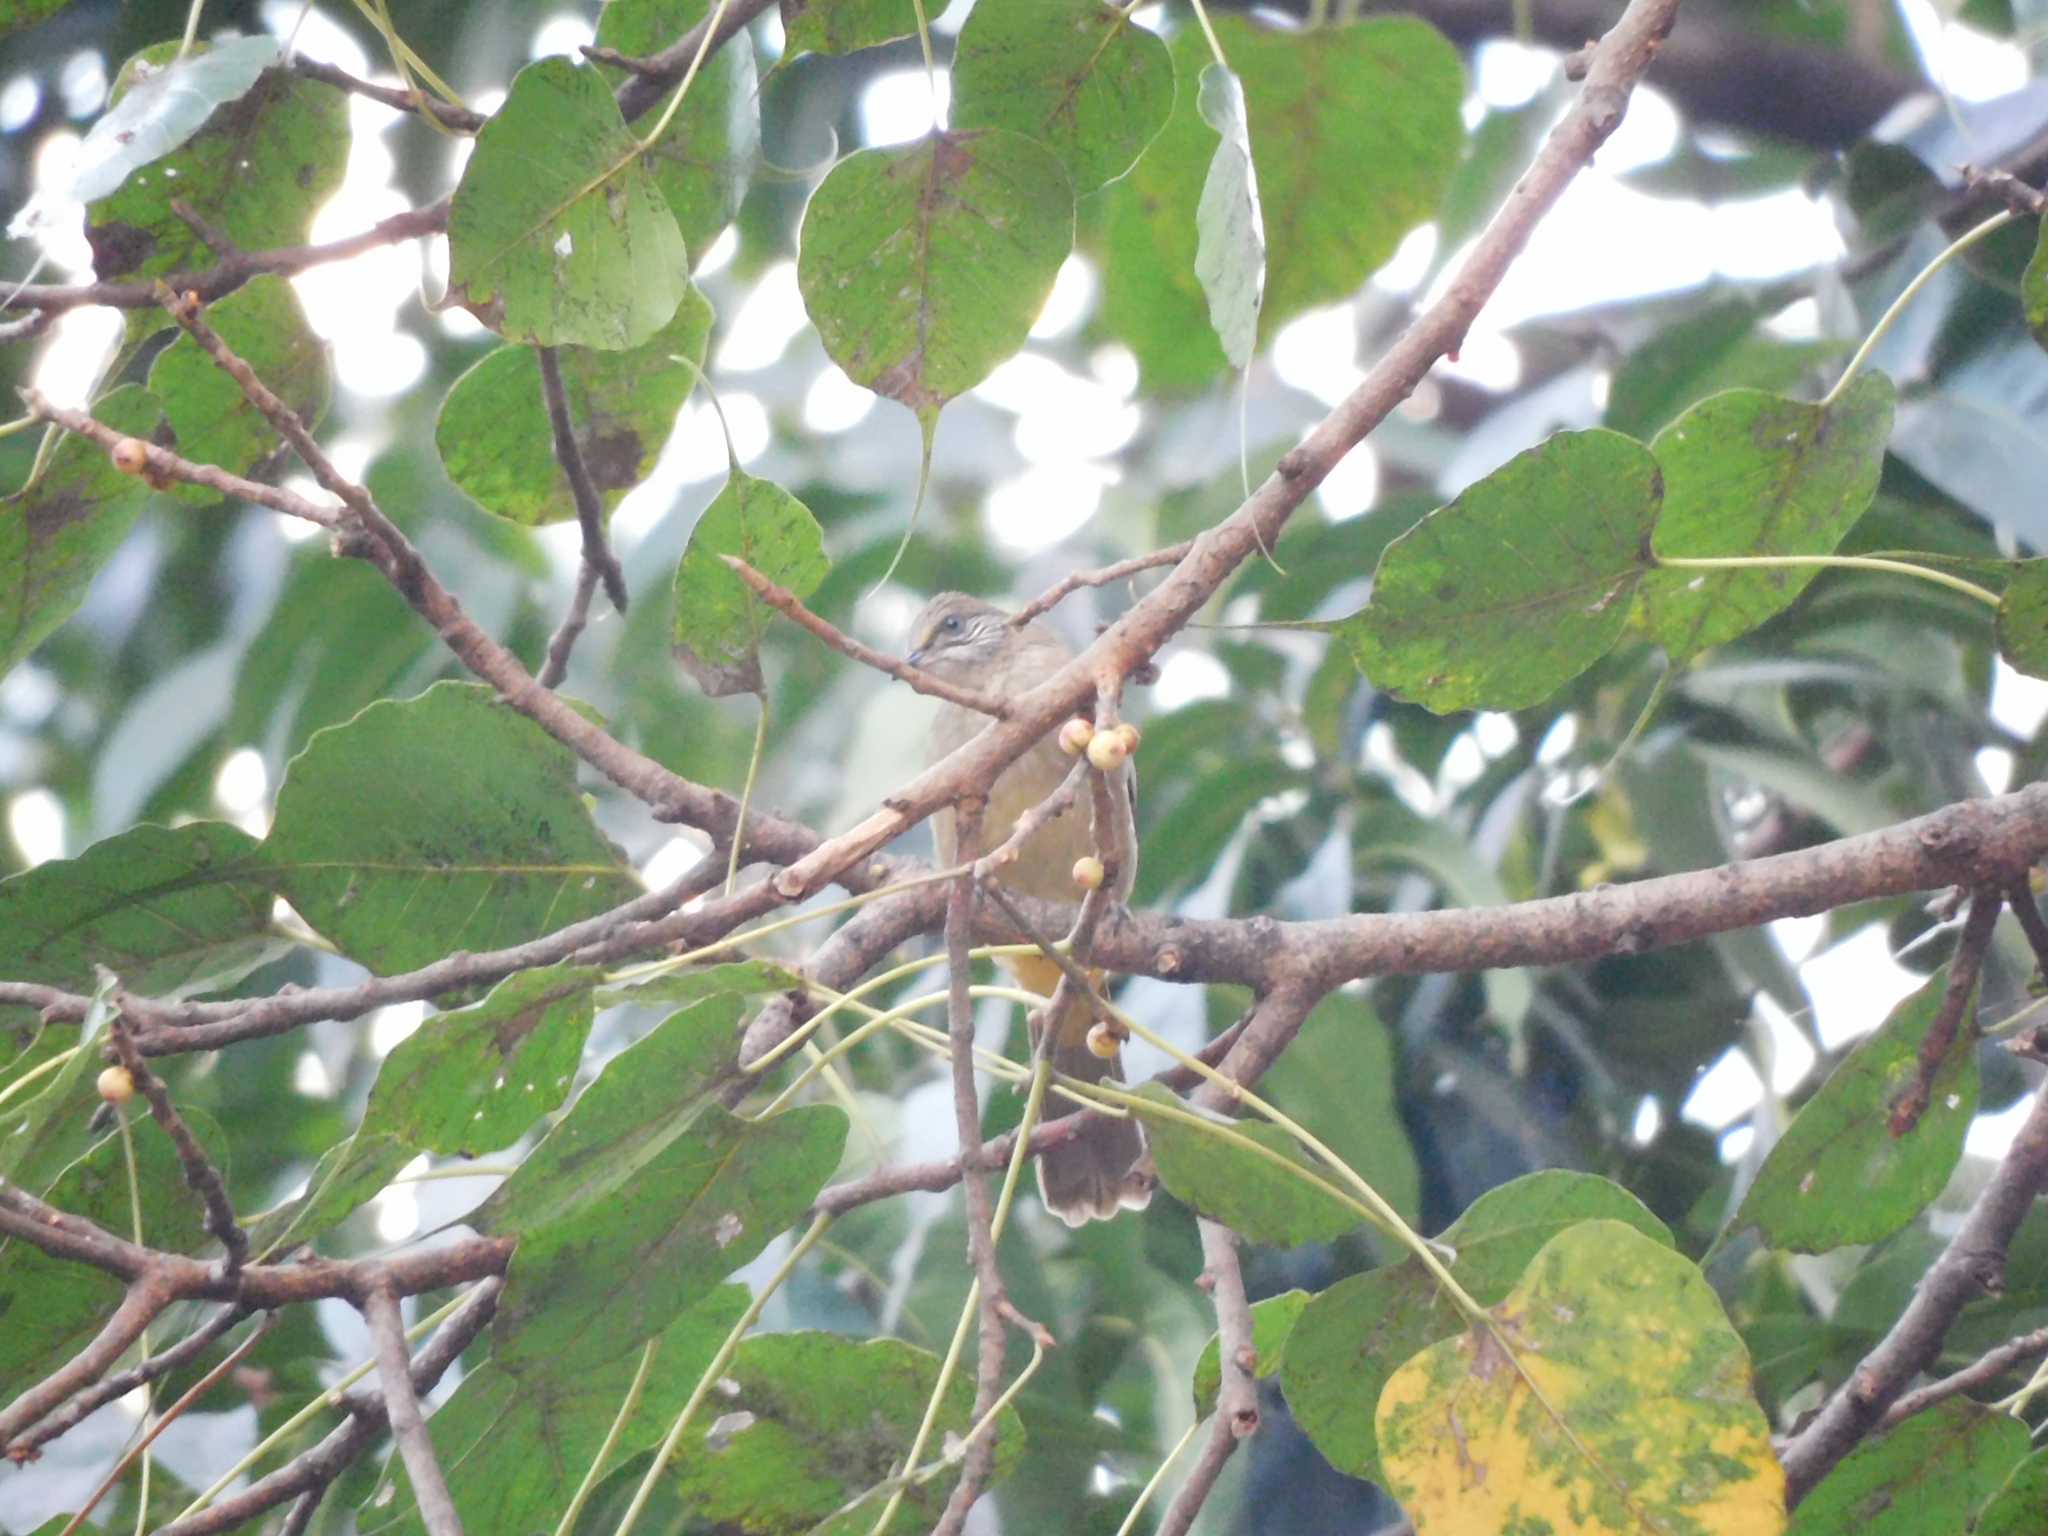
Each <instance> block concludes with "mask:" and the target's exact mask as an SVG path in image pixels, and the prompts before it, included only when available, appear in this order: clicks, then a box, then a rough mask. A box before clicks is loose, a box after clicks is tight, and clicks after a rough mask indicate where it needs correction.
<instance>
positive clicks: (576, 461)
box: [537, 347, 630, 659]
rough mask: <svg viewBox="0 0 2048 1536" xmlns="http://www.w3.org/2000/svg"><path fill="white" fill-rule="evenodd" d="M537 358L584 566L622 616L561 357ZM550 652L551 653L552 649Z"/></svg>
mask: <svg viewBox="0 0 2048 1536" xmlns="http://www.w3.org/2000/svg"><path fill="white" fill-rule="evenodd" d="M537 357H538V361H539V363H540V397H541V401H542V403H543V404H544V405H545V406H546V407H547V413H548V425H549V426H550V427H551V428H552V429H553V430H554V434H555V461H556V462H557V463H558V464H560V465H561V466H562V476H563V478H564V479H566V480H567V481H568V482H569V494H570V496H571V498H573V499H574V501H575V503H576V522H577V525H578V527H580V528H581V529H582V532H583V563H584V564H585V565H586V566H592V567H595V568H596V570H597V574H598V576H599V577H600V578H601V579H602V580H603V582H604V593H605V596H606V597H609V598H610V599H611V600H612V607H614V608H616V609H617V610H618V611H619V612H620V613H624V612H625V611H626V604H627V603H628V602H629V601H630V599H629V598H628V596H627V594H626V573H625V572H624V571H623V570H621V569H620V568H619V557H618V556H617V555H615V554H613V553H612V547H611V543H610V541H609V540H608V539H607V538H606V536H605V527H604V499H603V498H602V497H601V496H599V495H598V493H597V484H596V482H595V481H593V480H592V479H591V478H590V466H589V465H588V464H587V463H586V462H584V458H583V445H582V444H581V443H579V442H577V441H576V423H575V422H574V421H573V420H572V419H571V418H570V416H569V391H568V389H567V388H566V387H565V386H564V385H563V383H562V360H561V357H560V356H559V355H558V354H557V353H556V351H555V349H554V348H553V347H541V348H538V349H537ZM549 649H550V652H552V650H553V647H550V648H549ZM550 659H552V656H551V658H550Z"/></svg>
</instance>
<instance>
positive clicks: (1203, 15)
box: [1194, 0, 1230, 69]
mask: <svg viewBox="0 0 2048 1536" xmlns="http://www.w3.org/2000/svg"><path fill="white" fill-rule="evenodd" d="M1194 7H1195V20H1196V21H1199V22H1200V23H1201V24H1202V36H1204V37H1206V38H1207V39H1208V40H1209V52H1210V53H1211V54H1213V55H1214V56H1215V59H1216V62H1217V63H1218V64H1220V65H1222V66H1223V67H1224V68H1225V69H1228V68H1230V60H1228V59H1226V58H1225V57H1223V45H1222V44H1221V43H1220V42H1218V41H1217V40H1216V29H1215V28H1214V27H1212V26H1210V25H1209V12H1208V10H1207V9H1206V8H1205V7H1204V6H1203V4H1202V0H1194Z"/></svg>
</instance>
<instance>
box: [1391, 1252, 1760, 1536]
mask: <svg viewBox="0 0 2048 1536" xmlns="http://www.w3.org/2000/svg"><path fill="white" fill-rule="evenodd" d="M1493 1312H1494V1316H1495V1318H1496V1320H1497V1326H1499V1327H1501V1328H1502V1329H1503V1330H1505V1331H1507V1332H1508V1333H1509V1335H1510V1337H1511V1338H1512V1340H1513V1345H1514V1348H1515V1360H1514V1362H1513V1363H1511V1362H1510V1361H1508V1360H1507V1359H1506V1358H1505V1356H1504V1352H1503V1350H1502V1347H1501V1345H1500V1343H1499V1342H1497V1341H1496V1338H1495V1335H1494V1334H1493V1333H1492V1332H1490V1331H1487V1330H1483V1329H1474V1330H1472V1331H1470V1332H1466V1333H1461V1334H1460V1335H1459V1336H1458V1337H1456V1338H1452V1339H1445V1340H1443V1341H1442V1342H1440V1343H1437V1344H1433V1345H1431V1346H1430V1347H1429V1348H1428V1349H1427V1350H1425V1351H1424V1352H1423V1353H1422V1354H1420V1355H1418V1356H1416V1357H1415V1358H1414V1359H1413V1360H1410V1361H1409V1362H1408V1363H1407V1364H1406V1365H1404V1366H1402V1367H1401V1368H1400V1369H1399V1370H1398V1371H1396V1372H1395V1373H1394V1375H1393V1377H1392V1378H1391V1379H1390V1380H1389V1381H1388V1382H1387V1385H1386V1389H1385V1391H1384V1392H1383V1393H1382V1394H1381V1396H1380V1405H1379V1412H1378V1416H1377V1423H1378V1429H1379V1438H1380V1443H1381V1445H1382V1446H1383V1447H1384V1454H1385V1466H1386V1474H1387V1489H1388V1491H1389V1492H1390V1493H1392V1494H1393V1495H1394V1497H1395V1498H1397V1499H1399V1500H1400V1501H1401V1506H1402V1508H1403V1509H1404V1510H1406V1511H1407V1513H1408V1516H1409V1518H1410V1519H1412V1520H1413V1521H1414V1522H1415V1528H1416V1531H1417V1533H1418V1536H1430V1533H1433V1532H1437V1531H1451V1530H1473V1529H1489V1530H1491V1529H1501V1530H1537V1529H1542V1528H1544V1527H1545V1526H1548V1527H1550V1528H1552V1529H1557V1530H1573V1531H1578V1532H1583V1533H1585V1536H1596V1533H1605V1532H1614V1533H1617V1536H1618V1533H1622V1532H1628V1533H1634V1532H1638V1531H1641V1530H1643V1529H1645V1528H1646V1527H1647V1528H1652V1529H1655V1528H1658V1527H1671V1528H1678V1527H1680V1526H1682V1528H1684V1529H1686V1530H1690V1531H1701V1532H1715V1533H1725V1536H1738V1533H1739V1536H1771V1533H1774V1532H1778V1531H1782V1530H1783V1529H1784V1528H1785V1475H1784V1472H1783V1471H1782V1470H1781V1469H1780V1468H1779V1466H1778V1460H1777V1457H1776V1455H1775V1454H1774V1453H1773V1451H1772V1449H1771V1438H1770V1425H1769V1423H1768V1422H1767V1421H1766V1420H1765V1418H1764V1416H1763V1413H1762V1411H1761V1410H1760V1409H1758V1407H1757V1405H1756V1400H1755V1399H1754V1398H1753V1397H1752V1396H1751V1395H1750V1390H1749V1357H1748V1355H1747V1354H1746V1353H1745V1352H1744V1350H1743V1348H1742V1340H1741V1339H1740V1338H1739V1337H1737V1335H1736V1332H1735V1330H1734V1329H1733V1328H1731V1327H1730V1326H1729V1324H1728V1319H1727V1316H1726V1315H1725V1314H1724V1313H1723V1312H1722V1310H1721V1303H1720V1301H1719V1300H1718V1299H1717V1298H1716V1297H1715V1295H1714V1292H1713V1289H1712V1287H1710V1286H1709V1285H1708V1284H1707V1281H1706V1277H1705V1276H1703V1275H1702V1274H1701V1273H1700V1272H1699V1270H1698V1269H1696V1268H1694V1266H1693V1265H1692V1263H1691V1262H1690V1261H1689V1260H1687V1259H1685V1258H1683V1257H1681V1256H1680V1255H1678V1254H1676V1253H1673V1252H1672V1251H1671V1250H1670V1249H1669V1248H1666V1247H1662V1246H1660V1245H1659V1244H1657V1243H1656V1242H1654V1241H1652V1240H1651V1239H1649V1238H1646V1237H1644V1236H1643V1235H1642V1234H1641V1233H1640V1232H1637V1231H1636V1230H1634V1229H1633V1228H1632V1227H1629V1226H1626V1225H1624V1224H1622V1223H1621V1222H1617V1221H1589V1222H1583V1223H1581V1224H1580V1225H1578V1226H1575V1227H1571V1228H1569V1229H1567V1230H1566V1231H1564V1232H1562V1233H1560V1234H1558V1235H1557V1236H1556V1237H1554V1238H1552V1239H1551V1240H1550V1241H1549V1242H1548V1243H1546V1244H1545V1245H1544V1247H1543V1249H1542V1251H1541V1252H1540V1253H1538V1254H1537V1255H1536V1257H1535V1258H1534V1259H1533V1260H1531V1261H1530V1264H1529V1269H1528V1271H1527V1273H1526V1274H1524V1275H1523V1277H1522V1279H1521V1280H1520V1281H1519V1282H1518V1283H1517V1284H1516V1286H1515V1288H1514V1290H1513V1291H1512V1292H1510V1293H1509V1295H1508V1296H1507V1298H1506V1299H1505V1300H1504V1301H1502V1302H1501V1303H1500V1305H1499V1306H1497V1307H1495V1308H1494V1309H1493Z"/></svg>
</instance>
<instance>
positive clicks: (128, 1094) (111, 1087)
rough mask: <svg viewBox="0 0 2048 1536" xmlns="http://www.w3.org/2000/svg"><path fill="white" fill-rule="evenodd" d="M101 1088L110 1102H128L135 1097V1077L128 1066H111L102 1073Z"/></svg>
mask: <svg viewBox="0 0 2048 1536" xmlns="http://www.w3.org/2000/svg"><path fill="white" fill-rule="evenodd" d="M99 1090H100V1097H101V1098H103V1099H105V1100H106V1101H107V1102H108V1103H109V1104H126V1103H127V1102H128V1101H129V1100H130V1099H132V1098H134V1097H135V1079H134V1078H132V1077H130V1076H129V1075H128V1069H127V1068H126V1067H109V1068H107V1070H106V1071H104V1072H102V1073H101V1074H100V1077H99Z"/></svg>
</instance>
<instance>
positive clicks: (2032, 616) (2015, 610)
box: [1972, 559, 2048, 677]
mask: <svg viewBox="0 0 2048 1536" xmlns="http://www.w3.org/2000/svg"><path fill="white" fill-rule="evenodd" d="M1972 579H1973V580H1974V579H1977V578H1976V577H1975V576H1974V575H1973V577H1972ZM1998 654H1999V655H2001V656H2003V657H2004V658H2005V659H2006V661H2007V662H2008V663H2009V664H2010V665H2011V666H2013V667H2014V668H2016V669H2017V670H2019V671H2021V672H2025V673H2026V674H2028V675H2029V676H2030V677H2048V559H2044V560H2021V561H2019V562H2018V563H2017V564H2015V565H2014V566H2013V567H2012V571H2011V576H2010V578H2009V579H2008V580H2007V581H2006V583H2005V591H2004V595H2003V596H2001V597H2000V599H1999V602H1998Z"/></svg>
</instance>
